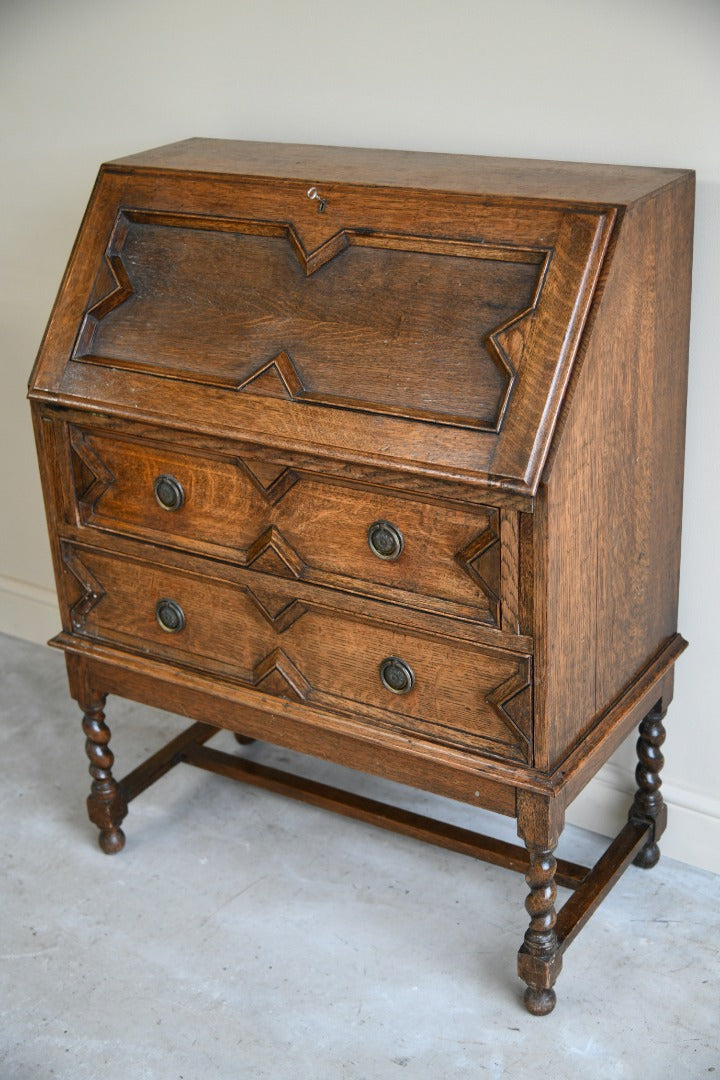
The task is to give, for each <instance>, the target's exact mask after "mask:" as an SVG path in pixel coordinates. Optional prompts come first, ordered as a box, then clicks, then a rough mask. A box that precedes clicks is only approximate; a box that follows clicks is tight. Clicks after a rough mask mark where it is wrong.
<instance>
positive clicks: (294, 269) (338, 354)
mask: <svg viewBox="0 0 720 1080" xmlns="http://www.w3.org/2000/svg"><path fill="white" fill-rule="evenodd" d="M546 264H547V252H545V251H540V250H535V249H529V248H513V247H510V246H498V245H496V246H491V245H486V244H482V243H460V242H457V241H451V240H447V241H442V240H438V239H429V238H426V237H412V236H400V235H385V234H383V235H378V234H372V233H370V232H369V231H366V232H360V231H357V230H355V231H352V230H345V231H341V232H339V233H338V234H337V235H336V237H335V238H333V242H328V243H327V244H325V245H324V246H323V248H322V249H320V251H318V252H315V253H314V254H313V256H312V257H310V258H308V256H306V254H305V252H304V250H303V248H302V245H301V244H300V243H299V241H298V239H297V237H296V236H295V234H294V231H293V229H292V227H291V226H290V225H285V224H279V223H263V222H251V221H230V220H227V219H212V218H206V217H193V216H191V215H184V216H182V215H167V214H165V215H163V214H160V213H153V212H149V211H137V210H125V211H123V212H122V213H121V214H120V215H119V217H118V219H117V222H116V225H115V229H114V231H113V234H112V236H111V239H110V242H109V244H108V247H107V249H106V252H105V262H104V264H103V266H102V267H101V268H100V271H99V273H98V276H97V279H96V281H95V285H94V288H93V292H92V295H91V297H90V301H89V304H88V308H87V311H86V314H85V317H84V320H83V323H82V326H81V329H80V332H79V335H78V338H77V341H76V344H75V349H74V354H73V356H74V359H77V360H85V361H88V362H91V363H100V364H102V363H105V364H110V365H111V366H113V367H126V368H130V369H132V370H136V371H147V372H149V373H151V374H155V375H163V376H166V377H170V378H175V379H181V380H184V381H190V382H196V383H200V384H202V385H209V386H222V387H226V388H228V389H232V390H235V391H237V392H238V393H242V394H252V395H258V396H260V397H268V396H269V397H281V398H286V399H289V400H291V401H295V402H298V403H306V404H307V403H310V404H315V405H321V406H328V407H333V408H342V409H352V410H360V411H362V412H371V413H377V414H381V415H385V416H398V417H407V418H409V419H412V420H419V421H426V422H429V423H435V424H444V425H451V426H454V427H463V428H473V429H478V430H482V431H498V430H499V428H500V425H501V423H502V417H503V413H504V411H505V407H506V405H507V402H508V398H509V396H510V394H511V392H512V387H513V383H514V380H515V376H516V374H517V371H518V367H519V365H520V364H521V362H522V354H523V349H524V346H525V340H526V336H527V333H528V331H529V328H530V326H531V325H532V314H533V311H534V309H535V305H536V303H537V300H538V296H539V293H540V290H541V285H542V279H543V275H544V271H545V267H546Z"/></svg>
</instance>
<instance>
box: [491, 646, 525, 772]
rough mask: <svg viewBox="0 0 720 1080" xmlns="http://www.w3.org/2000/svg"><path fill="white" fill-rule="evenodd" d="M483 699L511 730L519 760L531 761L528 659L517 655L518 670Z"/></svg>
mask: <svg viewBox="0 0 720 1080" xmlns="http://www.w3.org/2000/svg"><path fill="white" fill-rule="evenodd" d="M485 700H486V701H487V703H488V705H490V706H491V708H492V709H494V711H495V713H496V714H497V716H499V717H500V719H501V720H502V722H503V723H504V724H505V726H506V727H507V728H508V730H509V731H511V732H512V734H513V736H514V743H515V746H516V749H517V750H518V751H519V753H520V756H521V758H522V760H523V761H526V762H527V763H528V764H531V760H530V758H531V751H530V747H531V742H532V686H531V684H530V662H529V660H523V659H520V658H518V671H517V672H516V673H515V674H514V675H511V676H510V678H509V679H506V680H505V682H503V683H501V684H500V686H498V687H496V689H495V690H493V692H492V693H491V694H488V695H487V696H486V699H485Z"/></svg>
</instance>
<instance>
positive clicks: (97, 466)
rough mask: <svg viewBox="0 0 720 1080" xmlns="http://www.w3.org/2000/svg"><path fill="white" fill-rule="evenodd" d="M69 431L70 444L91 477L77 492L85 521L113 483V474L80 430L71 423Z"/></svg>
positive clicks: (85, 521)
mask: <svg viewBox="0 0 720 1080" xmlns="http://www.w3.org/2000/svg"><path fill="white" fill-rule="evenodd" d="M69 431H70V445H71V447H72V449H73V450H74V452H75V454H76V455H77V457H78V458H79V459H80V461H81V462H82V463H83V465H84V466H85V468H86V469H87V470H88V472H89V473H90V475H91V477H92V480H91V482H90V483H89V484H88V485H87V486H86V487H85V488H84V489H83V490H82V491H78V493H77V500H78V506H79V508H80V512H81V517H82V520H83V522H84V523H87V521H88V520H89V518H90V517H91V515H92V512H93V510H94V508H95V504H96V502H97V501H98V499H99V498H100V497H101V495H104V494H105V492H106V491H107V489H108V488H109V487H111V485H112V484H114V483H115V476H114V475H113V473H112V472H111V471H110V469H109V468H108V467H107V465H106V464H105V462H104V461H103V460H102V458H101V457H100V456H99V455H98V453H97V452H96V451H95V450H94V449H93V448H92V447H91V446H89V445H88V443H87V441H86V439H85V435H84V433H83V432H82V431H80V430H79V429H78V428H76V427H74V426H72V425H70V426H69Z"/></svg>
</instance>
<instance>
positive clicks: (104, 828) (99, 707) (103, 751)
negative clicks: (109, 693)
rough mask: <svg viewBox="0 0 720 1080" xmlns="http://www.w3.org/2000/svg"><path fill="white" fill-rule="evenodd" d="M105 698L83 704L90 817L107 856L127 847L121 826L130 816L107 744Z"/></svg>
mask: <svg viewBox="0 0 720 1080" xmlns="http://www.w3.org/2000/svg"><path fill="white" fill-rule="evenodd" d="M104 705H105V695H104V694H103V695H101V696H96V697H95V698H94V700H93V699H88V700H87V701H86V702H85V703H82V702H81V708H83V710H84V712H83V721H82V726H83V731H84V732H85V735H86V739H85V752H86V754H87V756H88V758H89V760H90V767H89V772H90V775H91V777H92V784H91V786H90V794H89V796H88V800H87V808H88V816H89V818H90V820H91V821H92V822H93V824H94V825H97V827H98V829H99V830H100V836H99V838H98V839H99V844H100V847H101V848H102V850H103V851H104V852H105V854H106V855H114V854H115V852H117V851H122V849H123V847H124V846H125V833H124V832H123V831H122V829H121V828H120V823H121V822H122V820H123V818H124V817H125V815H126V814H127V801H126V799H125V796H124V795H123V794H122V792H121V791H120V789H119V788H118V785H117V782H116V780H115V778H114V777H113V774H112V766H113V762H114V760H115V759H114V757H113V753H112V750H111V749H110V747H109V745H108V743H109V742H110V730H109V728H108V726H107V724H106V723H105V713H104V712H103V706H104Z"/></svg>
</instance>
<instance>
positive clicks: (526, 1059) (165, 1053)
mask: <svg viewBox="0 0 720 1080" xmlns="http://www.w3.org/2000/svg"><path fill="white" fill-rule="evenodd" d="M0 672H1V674H2V728H1V729H0V730H1V734H2V755H1V756H0V767H1V768H2V772H3V780H2V787H1V788H0V808H1V811H2V841H1V842H0V852H1V858H2V871H3V874H2V882H3V884H2V894H3V895H2V920H0V925H1V928H2V943H1V944H0V952H1V954H2V956H1V959H2V965H1V966H0V980H1V981H0V987H1V989H0V993H1V994H2V998H1V1000H0V1012H1V1016H2V1020H1V1024H0V1078H2V1080H10V1078H12V1080H15V1078H20V1080H29V1078H36V1077H37V1078H43V1080H45V1078H47V1077H58V1078H59V1077H63V1078H68V1080H70V1078H72V1080H86V1078H87V1080H96V1078H98V1077H102V1078H103V1080H143V1078H152V1080H155V1078H158V1080H165V1078H167V1080H199V1078H202V1080H205V1078H214V1077H218V1078H225V1077H231V1078H233V1080H235V1078H245V1077H247V1078H252V1080H264V1078H267V1080H386V1078H387V1080H392V1078H397V1080H411V1078H412V1080H424V1078H428V1080H430V1078H432V1080H452V1078H455V1077H458V1078H461V1077H477V1076H488V1077H510V1078H515V1077H525V1076H527V1077H538V1076H543V1075H544V1076H552V1077H553V1078H564V1077H567V1078H573V1080H575V1078H585V1077H588V1078H592V1080H603V1078H635V1077H637V1078H642V1080H662V1078H665V1077H668V1078H670V1077H672V1078H677V1077H706V1076H708V1074H712V1073H713V1072H717V1073H718V1074H720V1049H719V1040H720V1036H719V1032H718V1029H719V1024H720V964H719V963H718V947H719V943H720V904H719V903H718V901H719V900H720V879H719V878H717V877H714V876H713V875H711V874H708V873H704V872H702V871H699V870H694V869H691V868H689V867H686V866H684V865H683V864H681V863H678V862H672V861H669V860H663V861H661V863H660V864H659V866H658V867H656V868H655V870H653V871H650V872H649V873H648V872H644V871H641V870H637V869H635V868H631V869H630V870H629V871H628V872H627V874H626V875H625V876H624V878H623V879H622V880H621V882H620V883H619V885H618V886H617V887H616V889H615V890H614V892H613V893H612V894H611V896H610V897H609V898H608V899H607V900H606V901H605V903H604V904H603V906H602V907H601V909H600V910H599V912H598V913H597V914H596V915H595V916H594V917H593V919H592V921H591V922H590V923H589V925H588V927H587V928H586V929H585V930H584V931H583V933H582V934H581V935H580V937H579V938H578V939H577V940H576V941H575V942H574V944H573V945H572V947H571V948H570V949H569V950H568V952H567V953H566V956H565V969H564V971H563V973H562V975H561V977H560V981H559V984H558V991H559V993H558V1006H557V1008H556V1010H555V1012H554V1013H553V1014H552V1015H551V1016H549V1017H546V1018H543V1019H536V1018H534V1017H531V1016H529V1015H528V1014H527V1013H526V1012H525V1011H524V1009H523V1008H522V1006H521V989H522V988H521V984H520V983H519V981H518V980H517V978H516V976H515V974H514V966H515V952H516V949H517V946H518V944H519V941H520V939H521V936H522V933H523V930H524V928H525V913H524V910H523V906H522V905H523V899H524V896H525V892H526V887H525V884H524V882H523V880H522V878H521V877H520V876H519V875H516V874H513V873H510V872H509V871H505V870H501V869H498V868H495V867H490V866H486V865H484V864H481V863H477V862H475V861H473V860H471V859H468V858H465V857H463V856H460V855H454V854H452V853H450V852H446V851H443V850H440V849H437V848H433V847H430V846H427V845H424V844H420V843H418V842H416V841H412V840H410V839H405V838H402V837H398V836H395V835H392V834H389V833H385V832H382V831H380V830H376V829H373V828H371V827H370V826H365V825H362V824H359V823H354V822H351V821H347V820H344V819H341V818H338V817H336V816H334V815H332V814H328V813H326V812H323V811H321V810H316V809H313V808H311V807H304V806H302V805H299V804H296V803H293V802H291V801H289V800H286V799H283V798H281V797H279V796H274V795H271V794H267V793H265V792H261V791H257V790H254V789H250V788H246V787H244V786H242V785H239V784H235V783H233V782H232V781H230V780H224V779H222V778H220V777H215V776H211V775H209V774H205V773H202V772H200V771H199V770H193V769H190V768H188V767H183V766H181V767H179V768H178V769H176V770H175V771H174V772H173V773H171V774H169V775H168V776H167V777H165V778H164V779H163V780H162V781H160V782H159V783H158V784H157V785H156V786H155V787H154V788H151V789H150V790H149V791H147V792H146V793H144V794H143V795H142V796H140V797H139V798H138V799H137V801H136V802H134V803H133V804H132V806H131V811H130V815H129V817H128V819H127V821H126V832H127V836H128V842H127V845H126V847H125V850H124V851H123V852H122V853H121V854H120V855H117V856H113V857H108V856H105V855H103V854H102V853H101V852H100V850H99V848H98V847H97V844H96V839H95V829H94V827H91V826H90V825H89V823H88V822H87V820H86V817H85V808H84V798H85V794H86V792H87V788H88V778H87V773H86V764H87V763H86V761H85V759H84V754H83V751H82V736H81V733H80V729H79V724H78V716H77V712H76V709H75V706H74V703H72V702H71V701H70V700H69V698H68V696H67V690H66V683H65V672H64V664H63V660H62V657H61V656H60V655H58V654H57V653H55V652H52V651H51V650H48V649H43V648H41V647H39V646H36V645H31V644H28V643H27V642H21V641H18V640H15V639H12V638H7V637H3V636H2V635H0ZM108 721H109V723H110V726H111V728H112V730H113V736H114V740H113V747H114V749H115V752H116V759H117V760H116V765H117V768H116V773H117V774H118V775H122V774H123V773H124V772H126V771H128V770H129V769H130V768H132V767H133V765H134V764H136V763H137V762H138V761H139V760H140V759H141V758H142V757H143V756H146V755H147V754H148V753H149V752H151V751H152V750H154V749H156V748H157V747H158V746H160V745H162V743H163V742H164V741H166V740H167V738H169V737H170V736H172V735H173V734H175V733H177V732H178V731H179V730H181V727H182V721H180V720H178V719H177V718H176V717H171V716H167V715H165V714H162V713H159V712H155V711H152V710H149V709H145V708H141V707H140V706H135V705H131V704H129V703H126V702H121V701H119V700H115V699H111V700H110V701H109V703H108ZM214 745H218V746H220V745H225V747H226V748H227V749H231V748H232V749H236V744H235V743H234V741H233V740H232V739H231V738H230V737H229V736H227V735H226V734H224V733H223V735H221V736H218V738H217V739H216V740H215V741H214ZM263 749H264V751H265V755H266V756H267V748H266V747H265V748H263ZM245 752H246V753H250V754H251V755H252V754H257V753H258V752H259V748H258V747H252V748H249V749H248V750H247V751H245ZM273 761H274V763H276V764H280V765H281V767H282V765H283V764H285V765H287V763H289V762H292V764H293V765H295V766H298V765H299V766H301V767H303V768H304V769H305V771H306V772H307V773H308V774H311V775H314V776H317V777H319V778H322V779H325V780H328V779H329V780H337V781H338V782H340V783H347V784H354V785H356V787H357V789H358V790H363V791H365V792H368V793H369V794H371V795H373V796H375V797H384V798H386V799H388V800H395V801H401V802H403V803H404V805H407V806H410V807H412V808H419V809H421V810H424V811H425V812H435V813H441V814H442V815H444V816H445V817H446V818H447V819H450V820H455V821H458V822H460V823H465V824H470V826H471V827H477V828H480V829H488V828H492V829H494V831H495V832H496V834H498V835H504V836H510V835H511V833H512V822H505V821H502V820H499V819H497V818H495V817H493V816H490V815H488V816H486V815H483V814H478V813H477V812H476V811H475V812H470V811H468V810H466V809H464V808H462V807H459V806H457V805H455V804H450V803H445V802H443V801H442V800H435V799H432V798H431V797H429V796H423V795H420V794H417V793H413V792H411V791H409V790H408V789H405V788H400V787H397V786H395V785H390V784H382V783H380V782H378V781H371V780H368V779H367V778H363V777H360V776H358V774H353V773H350V772H348V771H346V770H341V769H337V768H334V767H331V766H329V765H323V764H321V763H317V762H312V761H310V760H309V759H303V758H299V757H298V756H297V755H292V754H289V753H286V752H283V751H275V752H274V756H273ZM601 849H602V841H600V840H599V838H598V837H595V836H593V835H592V834H589V833H584V832H581V831H579V830H576V829H572V828H569V829H567V830H566V833H565V835H564V837H563V843H562V847H561V851H562V853H563V854H564V855H566V857H568V858H574V859H577V860H592V861H594V860H595V858H596V857H597V855H598V853H599V851H600V850H601Z"/></svg>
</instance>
